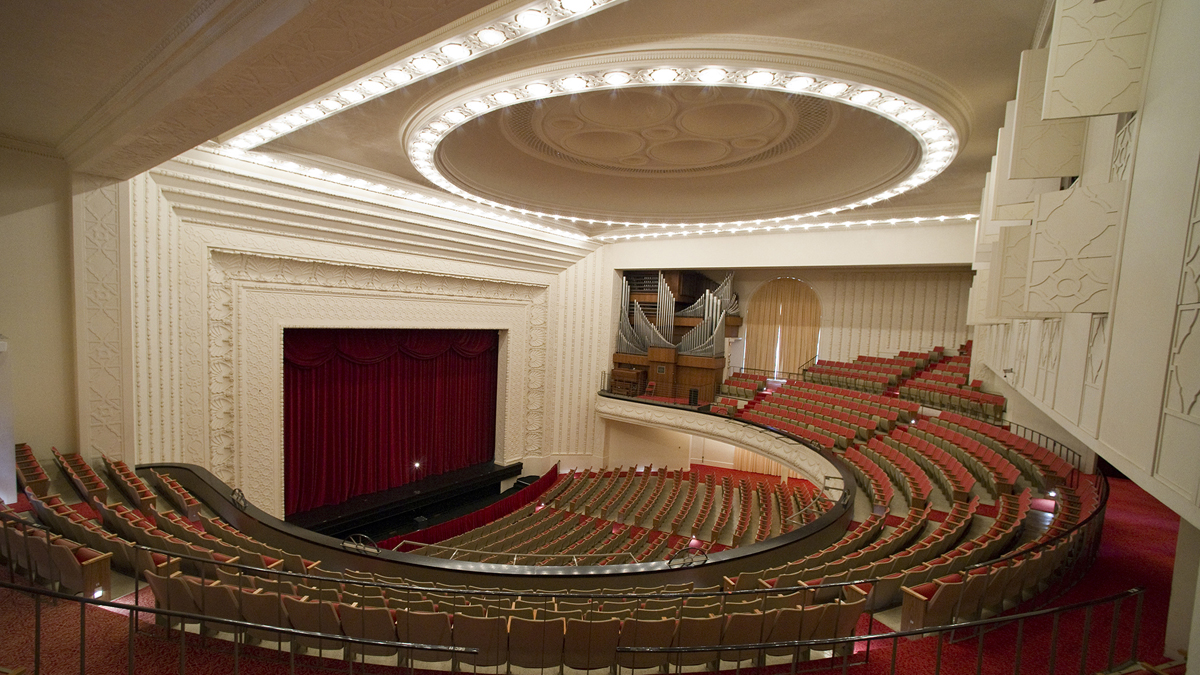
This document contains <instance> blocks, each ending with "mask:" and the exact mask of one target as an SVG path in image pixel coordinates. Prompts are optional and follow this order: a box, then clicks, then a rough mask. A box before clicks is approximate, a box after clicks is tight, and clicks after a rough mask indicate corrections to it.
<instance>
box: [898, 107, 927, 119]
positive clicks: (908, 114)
mask: <svg viewBox="0 0 1200 675" xmlns="http://www.w3.org/2000/svg"><path fill="white" fill-rule="evenodd" d="M924 116H925V111H924V110H916V109H913V110H905V111H904V112H902V113H900V114H899V115H896V119H898V120H900V121H901V122H911V121H913V120H919V119H921V118H922V117H924Z"/></svg>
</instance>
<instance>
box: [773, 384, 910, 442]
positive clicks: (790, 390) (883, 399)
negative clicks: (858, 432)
mask: <svg viewBox="0 0 1200 675" xmlns="http://www.w3.org/2000/svg"><path fill="white" fill-rule="evenodd" d="M779 393H781V394H786V395H788V396H793V397H799V398H801V399H813V396H812V395H813V394H815V395H818V396H825V397H827V398H828V399H833V400H836V401H845V402H846V403H852V404H854V405H856V406H859V407H857V408H855V407H853V406H846V405H844V404H840V405H843V407H846V408H849V409H850V410H857V411H859V412H864V413H869V414H871V415H874V416H878V417H880V418H882V419H885V420H887V421H888V422H891V423H892V424H895V423H897V422H904V421H906V420H914V419H916V418H917V415H918V412H919V411H920V409H921V406H920V405H919V404H917V403H914V402H912V401H904V400H901V399H898V398H891V397H888V396H880V395H878V394H868V393H866V392H862V391H855V390H853V389H845V388H842V387H831V386H828V385H824V384H815V383H813V382H798V381H795V380H788V381H787V382H785V383H784V384H783V386H782V387H780V388H779ZM814 400H821V399H814ZM892 412H894V413H895V415H894V416H893V415H892V414H891V413H892ZM885 430H890V427H887V428H886V429H885Z"/></svg>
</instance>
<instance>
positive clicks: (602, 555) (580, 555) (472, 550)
mask: <svg viewBox="0 0 1200 675" xmlns="http://www.w3.org/2000/svg"><path fill="white" fill-rule="evenodd" d="M405 544H410V545H412V546H416V547H417V548H418V549H420V548H436V549H441V550H443V551H455V552H456V553H482V554H484V555H502V556H512V557H513V558H514V559H516V558H538V559H541V558H572V559H575V560H578V559H580V558H585V559H586V558H611V557H613V556H619V555H624V556H629V557H630V558H632V559H633V562H637V556H635V555H634V554H633V553H631V552H629V551H614V552H612V553H536V552H533V553H513V552H512V551H486V550H483V549H475V548H462V547H460V546H443V545H442V544H426V543H424V542H419V541H410V540H408V539H403V540H401V541H400V543H399V544H396V545H395V546H394V547H392V550H395V549H397V548H400V547H401V546H403V545H405ZM415 550H417V549H413V551H415ZM413 551H409V552H410V553H412V552H413ZM449 559H450V560H453V559H454V556H451V557H450V558H449Z"/></svg>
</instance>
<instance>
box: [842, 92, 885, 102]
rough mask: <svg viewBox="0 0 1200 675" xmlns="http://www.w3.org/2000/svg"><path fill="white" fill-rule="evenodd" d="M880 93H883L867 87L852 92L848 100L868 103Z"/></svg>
mask: <svg viewBox="0 0 1200 675" xmlns="http://www.w3.org/2000/svg"><path fill="white" fill-rule="evenodd" d="M882 95H883V94H880V93H879V92H877V91H875V90H873V89H867V90H865V91H860V92H858V93H856V94H854V95H853V96H851V97H850V102H851V103H857V104H858V105H866V104H868V103H870V102H871V101H874V100H875V99H877V98H879V97H880V96H882Z"/></svg>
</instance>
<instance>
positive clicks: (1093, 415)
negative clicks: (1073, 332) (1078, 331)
mask: <svg viewBox="0 0 1200 675" xmlns="http://www.w3.org/2000/svg"><path fill="white" fill-rule="evenodd" d="M1107 367H1108V315H1107V314H1093V315H1092V324H1091V327H1090V328H1089V329H1088V346H1087V361H1086V365H1085V366H1084V371H1083V394H1082V396H1081V397H1080V400H1079V427H1080V428H1081V429H1084V430H1086V431H1090V432H1092V433H1093V434H1094V433H1096V431H1097V430H1098V429H1099V428H1100V401H1101V398H1102V397H1103V394H1104V372H1105V370H1106V368H1107Z"/></svg>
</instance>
